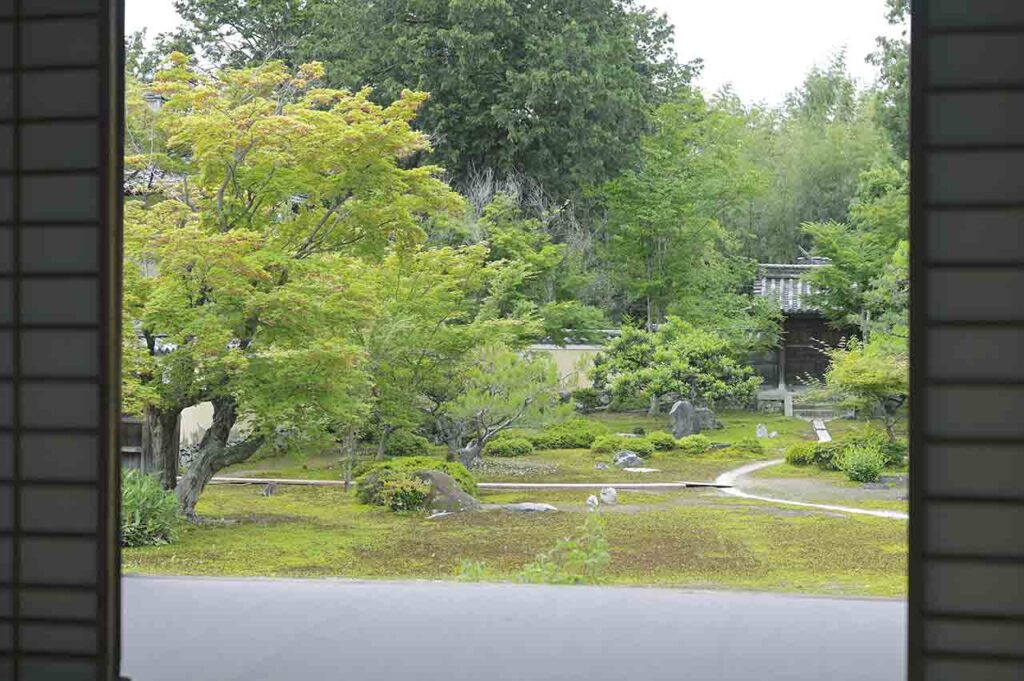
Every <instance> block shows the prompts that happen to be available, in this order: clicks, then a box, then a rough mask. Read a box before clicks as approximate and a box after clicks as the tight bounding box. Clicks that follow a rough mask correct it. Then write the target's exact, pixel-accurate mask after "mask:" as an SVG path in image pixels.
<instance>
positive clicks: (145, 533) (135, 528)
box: [121, 471, 180, 546]
mask: <svg viewBox="0 0 1024 681" xmlns="http://www.w3.org/2000/svg"><path fill="white" fill-rule="evenodd" d="M179 522H180V518H179V516H178V499H177V498H176V497H175V496H174V492H169V491H167V490H165V489H164V488H163V487H161V486H160V483H159V482H158V481H157V479H156V478H154V477H151V476H149V475H144V474H142V473H140V472H139V471H127V472H125V474H124V477H123V478H122V479H121V545H122V546H158V545H160V544H170V543H171V542H173V541H174V535H175V531H176V530H177V527H178V523H179Z"/></svg>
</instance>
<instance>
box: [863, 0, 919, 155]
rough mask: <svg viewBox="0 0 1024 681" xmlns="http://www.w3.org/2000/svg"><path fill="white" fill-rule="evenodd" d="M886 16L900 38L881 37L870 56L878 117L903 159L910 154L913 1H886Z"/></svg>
mask: <svg viewBox="0 0 1024 681" xmlns="http://www.w3.org/2000/svg"><path fill="white" fill-rule="evenodd" d="M886 10H887V15H886V18H887V19H888V20H889V24H890V25H892V26H897V27H900V28H901V29H902V30H901V33H900V35H899V36H898V37H889V36H881V37H879V38H878V39H877V40H876V43H877V44H878V49H877V50H876V51H875V52H873V53H872V54H871V55H870V57H869V58H868V59H869V61H870V62H871V63H872V64H874V65H875V66H877V67H878V69H879V75H878V91H877V98H878V105H877V107H876V116H877V119H878V123H879V125H881V127H882V128H883V129H884V130H885V132H886V134H887V135H888V137H889V142H890V143H891V144H892V148H893V150H894V151H895V152H896V154H897V155H898V156H899V157H900V158H903V159H906V158H908V157H909V155H910V40H909V38H908V37H907V30H908V26H909V22H910V0H886Z"/></svg>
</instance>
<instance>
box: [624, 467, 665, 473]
mask: <svg viewBox="0 0 1024 681" xmlns="http://www.w3.org/2000/svg"><path fill="white" fill-rule="evenodd" d="M622 470H624V471H626V472H627V473H660V472H661V469H659V468H623V469H622Z"/></svg>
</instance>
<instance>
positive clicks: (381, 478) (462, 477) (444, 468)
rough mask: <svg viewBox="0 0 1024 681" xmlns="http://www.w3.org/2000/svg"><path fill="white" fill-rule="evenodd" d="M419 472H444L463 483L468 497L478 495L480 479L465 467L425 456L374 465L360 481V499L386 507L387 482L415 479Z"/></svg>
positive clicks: (460, 483) (358, 483)
mask: <svg viewBox="0 0 1024 681" xmlns="http://www.w3.org/2000/svg"><path fill="white" fill-rule="evenodd" d="M418 471H441V472H442V473H447V474H448V475H450V476H451V477H452V479H454V480H455V482H457V483H459V486H460V487H461V488H462V490H463V491H464V492H466V494H471V495H473V496H476V493H477V489H476V480H475V479H474V478H473V474H472V473H470V472H469V469H467V468H466V467H465V466H463V465H462V464H461V463H458V462H456V461H442V460H441V459H432V458H429V457H425V456H414V457H407V458H403V459H392V460H391V461H383V462H380V463H375V464H373V465H372V466H370V467H369V468H368V469H367V470H366V472H364V473H363V474H362V475H361V476H359V477H358V478H357V479H356V497H357V498H358V499H359V501H361V502H362V503H364V504H373V505H374V506H386V505H387V504H386V503H385V501H384V497H383V494H382V493H383V491H384V483H386V482H388V481H397V480H412V479H414V478H413V474H414V473H416V472H418Z"/></svg>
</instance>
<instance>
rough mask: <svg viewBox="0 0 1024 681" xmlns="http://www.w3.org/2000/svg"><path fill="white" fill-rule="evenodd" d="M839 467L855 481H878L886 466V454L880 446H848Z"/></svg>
mask: <svg viewBox="0 0 1024 681" xmlns="http://www.w3.org/2000/svg"><path fill="white" fill-rule="evenodd" d="M839 468H840V469H841V470H842V471H843V472H844V473H846V477H847V478H849V479H850V480H851V481H853V482H877V481H878V477H879V476H880V475H881V474H882V469H884V468H885V455H884V454H883V453H882V450H881V449H880V448H878V447H872V446H864V445H861V446H857V447H847V448H846V449H845V450H844V451H843V455H842V457H841V458H840V462H839Z"/></svg>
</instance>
